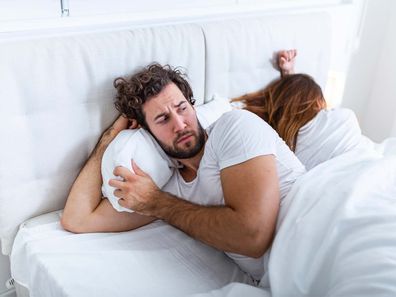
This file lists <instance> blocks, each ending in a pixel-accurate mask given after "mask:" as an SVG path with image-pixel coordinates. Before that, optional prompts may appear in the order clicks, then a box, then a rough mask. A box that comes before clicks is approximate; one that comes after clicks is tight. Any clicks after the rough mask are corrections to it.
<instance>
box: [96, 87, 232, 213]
mask: <svg viewBox="0 0 396 297" xmlns="http://www.w3.org/2000/svg"><path fill="white" fill-rule="evenodd" d="M195 110H196V112H197V117H198V120H199V121H200V123H201V125H202V127H203V128H204V129H205V128H207V127H208V126H209V125H211V124H212V123H214V122H215V121H216V120H217V119H218V118H220V116H221V115H222V114H223V113H225V112H227V111H230V110H232V107H231V105H230V103H229V102H228V100H227V99H225V98H222V97H220V96H218V95H217V94H215V95H214V96H213V99H212V100H211V101H210V102H208V103H205V104H203V105H200V106H197V107H196V108H195ZM131 159H133V160H134V161H135V162H136V164H137V165H138V166H139V167H140V168H141V169H142V170H143V171H145V172H146V173H148V174H149V175H150V176H151V178H152V179H153V181H154V182H155V184H156V185H157V186H158V187H159V188H162V187H163V186H164V185H165V184H166V183H167V182H168V180H169V179H170V177H171V176H172V173H173V170H174V167H175V166H174V165H173V164H172V161H171V160H170V159H169V157H168V156H167V155H166V154H165V152H164V151H163V150H162V149H161V147H160V146H159V145H158V143H157V142H156V140H155V139H154V138H153V137H152V136H151V135H150V133H149V132H147V131H146V130H144V129H142V128H140V129H135V130H124V131H121V132H120V133H119V134H118V135H117V137H116V138H115V139H114V140H113V141H112V142H111V143H110V144H109V146H108V147H107V149H106V151H105V153H104V155H103V159H102V178H103V185H102V193H103V196H104V197H107V199H109V201H110V203H111V205H113V207H114V208H115V209H116V210H117V211H127V212H133V211H132V210H130V209H128V208H124V207H122V206H121V205H119V204H118V199H119V198H117V197H115V196H114V190H115V188H113V187H111V186H110V185H109V180H110V179H114V178H115V179H117V177H116V176H114V174H113V170H114V168H115V167H117V166H123V167H126V168H128V169H130V170H132V166H131ZM132 171H133V170H132Z"/></svg>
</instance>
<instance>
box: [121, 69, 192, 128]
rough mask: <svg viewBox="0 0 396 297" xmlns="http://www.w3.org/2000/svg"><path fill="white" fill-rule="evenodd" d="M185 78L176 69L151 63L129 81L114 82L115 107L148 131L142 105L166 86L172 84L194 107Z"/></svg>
mask: <svg viewBox="0 0 396 297" xmlns="http://www.w3.org/2000/svg"><path fill="white" fill-rule="evenodd" d="M186 78H187V76H186V74H185V73H184V72H182V71H181V70H180V69H179V68H177V67H176V68H172V67H171V66H170V65H164V66H162V65H160V64H158V63H152V64H150V65H148V66H146V67H144V68H143V69H142V70H141V71H139V72H138V73H136V74H135V75H133V76H132V77H131V78H130V79H125V78H123V77H119V78H116V79H115V80H114V87H115V88H116V89H117V95H116V98H115V107H116V109H117V110H118V111H119V112H121V113H122V114H123V115H125V116H126V117H127V118H129V119H136V120H137V122H138V123H139V124H140V125H141V126H142V127H143V128H145V129H148V126H147V122H146V119H145V116H144V113H143V109H142V108H143V104H144V103H145V102H146V101H147V100H149V99H150V98H152V97H154V96H156V95H158V94H159V93H160V92H161V91H162V90H163V89H164V88H165V87H166V86H167V85H168V84H170V83H174V84H175V85H176V86H177V87H178V88H179V89H180V91H181V92H182V93H183V95H184V97H186V99H187V100H188V102H190V104H191V105H194V103H195V100H194V99H193V92H192V89H191V87H190V85H189V83H188V82H187V80H186ZM148 130H149V129H148Z"/></svg>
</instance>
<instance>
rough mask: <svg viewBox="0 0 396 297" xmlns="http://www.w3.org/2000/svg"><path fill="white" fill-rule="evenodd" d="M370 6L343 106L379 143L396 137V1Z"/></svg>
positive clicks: (380, 1) (371, 2) (374, 2)
mask: <svg viewBox="0 0 396 297" xmlns="http://www.w3.org/2000/svg"><path fill="white" fill-rule="evenodd" d="M367 4H368V5H367V10H366V16H365V20H364V23H363V27H362V34H361V38H360V46H359V48H358V49H357V51H356V52H355V53H354V54H353V56H352V59H351V63H350V66H349V72H348V75H347V80H346V85H345V93H344V99H343V105H344V106H346V107H349V108H351V109H353V110H354V111H355V112H356V113H357V116H358V118H359V121H360V124H361V127H362V130H363V133H364V134H365V135H367V136H369V137H370V138H371V139H373V140H375V141H378V142H379V141H382V140H383V139H384V138H386V137H389V136H396V80H395V79H396V55H395V53H396V1H393V0H368V2H367Z"/></svg>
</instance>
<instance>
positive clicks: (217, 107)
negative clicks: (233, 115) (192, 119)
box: [195, 94, 232, 129]
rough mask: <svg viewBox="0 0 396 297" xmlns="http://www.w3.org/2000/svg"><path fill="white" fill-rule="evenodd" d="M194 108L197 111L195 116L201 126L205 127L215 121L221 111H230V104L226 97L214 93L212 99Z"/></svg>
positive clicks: (221, 113)
mask: <svg viewBox="0 0 396 297" xmlns="http://www.w3.org/2000/svg"><path fill="white" fill-rule="evenodd" d="M195 110H196V111H197V117H198V120H199V122H200V123H201V126H202V128H204V129H206V128H207V127H209V126H210V125H211V124H212V123H214V122H216V121H217V120H218V119H219V118H220V117H221V116H222V115H223V113H225V112H227V111H231V110H232V106H231V104H230V102H229V101H228V99H227V98H224V97H221V96H219V95H218V94H214V95H213V96H212V100H210V101H209V102H208V103H205V104H202V105H199V106H197V107H195Z"/></svg>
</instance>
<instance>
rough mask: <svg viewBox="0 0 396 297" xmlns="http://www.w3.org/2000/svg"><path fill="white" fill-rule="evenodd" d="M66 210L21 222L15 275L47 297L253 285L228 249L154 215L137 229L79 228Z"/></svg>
mask: <svg viewBox="0 0 396 297" xmlns="http://www.w3.org/2000/svg"><path fill="white" fill-rule="evenodd" d="M60 216H61V213H60V212H53V213H50V214H46V215H44V216H41V217H38V218H35V219H33V220H30V221H27V222H25V223H24V224H22V225H21V227H20V231H19V232H18V235H17V237H16V240H15V243H14V246H13V252H12V254H11V263H12V276H13V278H14V279H15V281H16V282H17V283H19V284H20V285H22V286H24V287H26V288H27V289H28V290H29V293H30V297H35V296H40V297H46V296H57V297H62V296H73V297H77V296H84V297H86V296H98V297H100V296H114V297H116V296H172V297H175V296H187V295H190V294H198V293H205V292H208V291H211V290H217V289H220V288H222V287H223V286H226V285H227V284H229V283H231V282H237V283H244V284H252V282H251V279H250V277H248V276H247V275H246V274H245V273H244V272H242V271H241V270H240V269H239V268H238V267H237V265H236V264H234V262H232V260H231V259H229V258H228V257H227V256H226V255H225V254H224V253H222V252H220V251H218V250H215V249H213V248H211V247H209V246H207V245H205V244H203V243H201V242H199V241H196V240H194V239H192V238H191V237H189V236H187V235H186V234H185V233H183V232H181V231H179V230H178V229H176V228H173V227H171V226H170V225H168V224H166V223H164V222H163V221H155V222H153V223H151V224H149V225H147V226H144V227H141V228H139V229H137V230H134V231H129V232H121V233H91V234H73V233H70V232H67V231H65V230H63V229H62V227H61V225H60V223H59V218H60Z"/></svg>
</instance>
